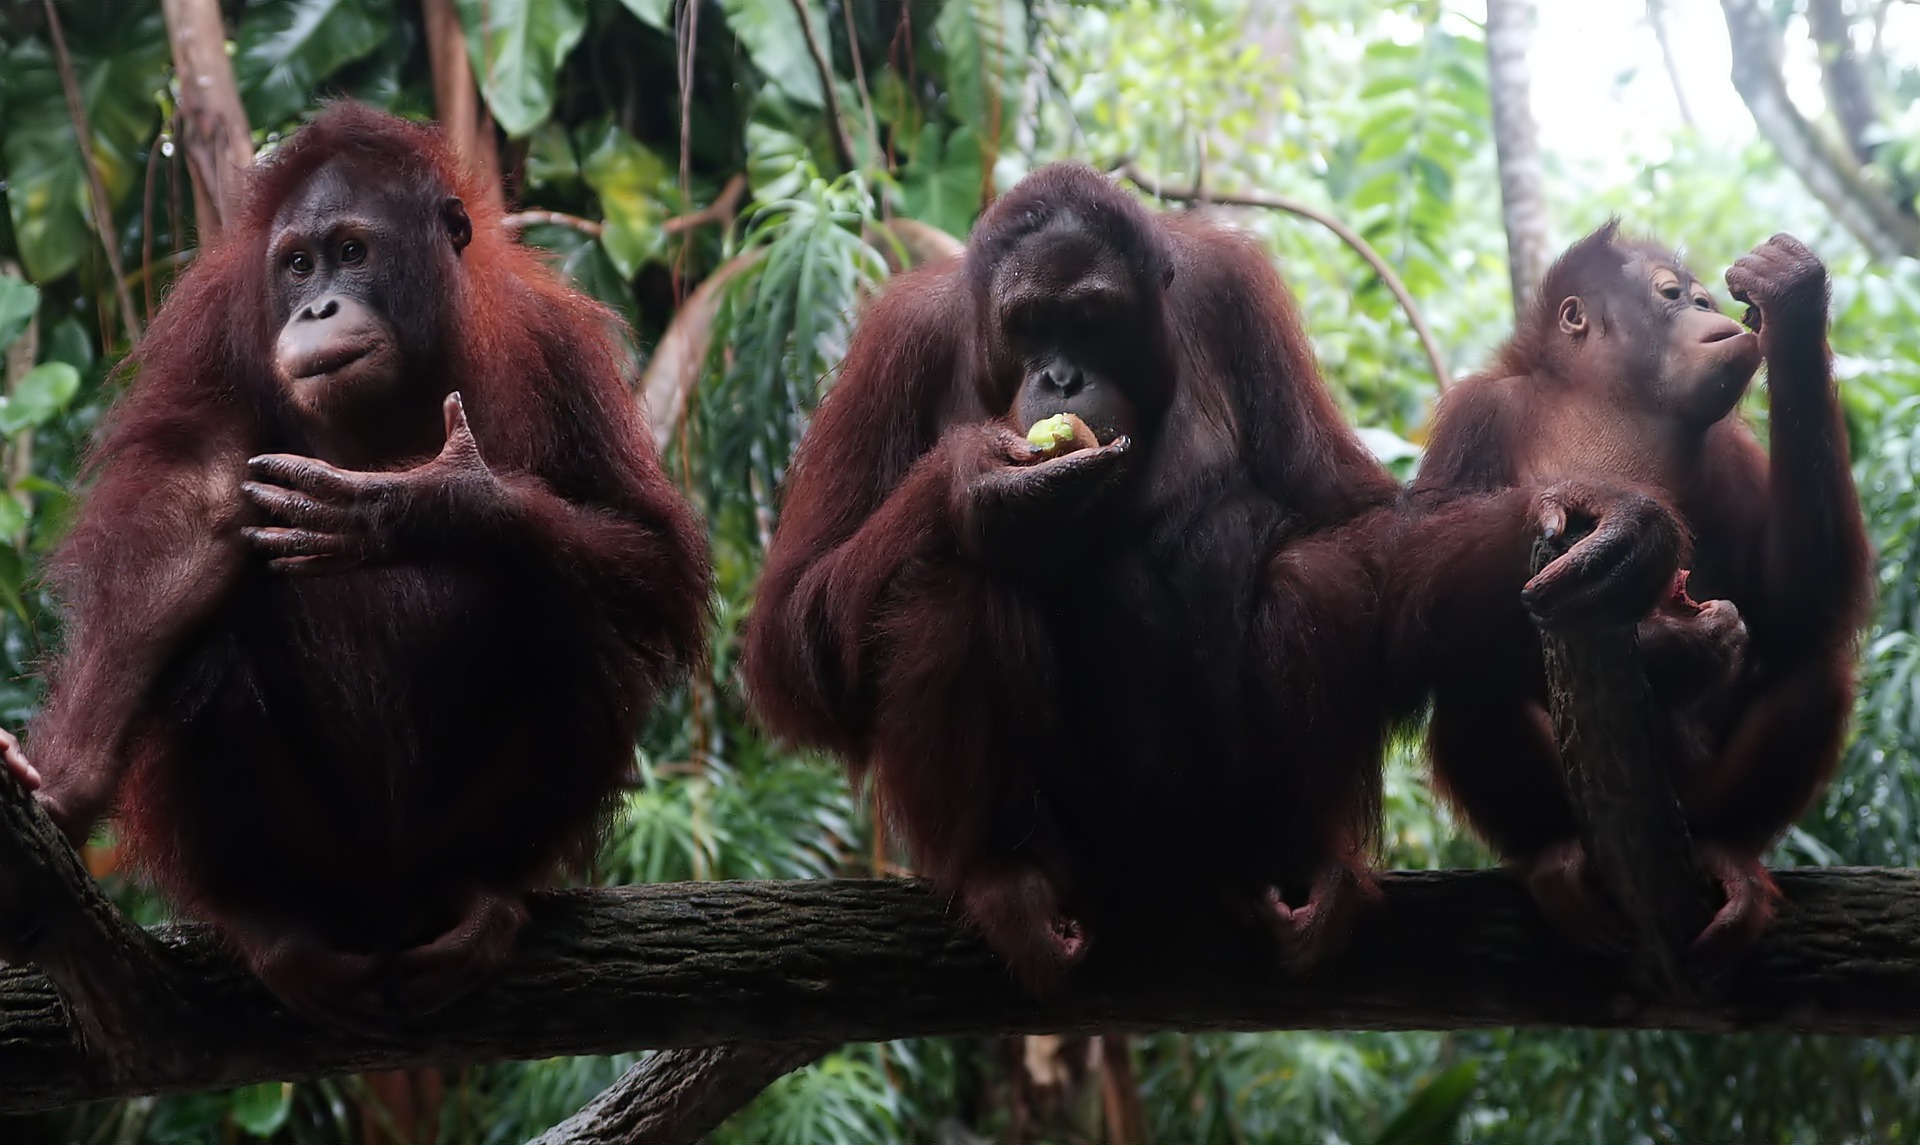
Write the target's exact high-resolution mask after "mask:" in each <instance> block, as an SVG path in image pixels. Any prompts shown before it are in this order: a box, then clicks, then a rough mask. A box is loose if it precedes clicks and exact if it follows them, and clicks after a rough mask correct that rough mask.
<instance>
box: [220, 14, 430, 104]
mask: <svg viewBox="0 0 1920 1145" xmlns="http://www.w3.org/2000/svg"><path fill="white" fill-rule="evenodd" d="M392 17H393V12H392V9H391V8H390V7H388V6H386V5H381V4H377V3H374V0H269V2H268V3H265V4H254V5H249V6H248V8H247V9H246V14H245V15H244V16H243V17H242V19H241V21H240V27H239V29H238V34H237V35H236V37H235V39H236V40H237V41H238V45H239V48H238V53H237V55H236V58H235V59H234V64H233V71H234V78H235V79H236V80H238V81H239V83H240V99H241V101H242V102H243V103H245V104H246V106H247V118H248V119H249V120H250V121H251V122H253V123H255V124H258V125H260V126H263V127H273V126H278V125H279V124H282V123H285V122H286V121H287V120H290V119H292V118H293V117H294V116H296V115H298V114H299V113H300V112H301V111H302V110H304V109H305V108H306V107H307V105H308V104H309V103H311V102H312V100H313V93H314V92H315V91H316V90H317V89H318V88H319V87H320V86H321V83H322V81H324V80H325V79H326V78H327V77H328V76H329V75H331V74H332V73H333V72H334V71H336V70H338V69H339V68H341V67H342V66H344V65H346V64H349V63H352V62H353V61H355V60H358V59H360V58H362V57H364V56H367V55H369V54H371V53H372V52H373V50H374V49H375V48H378V47H379V46H380V45H381V43H382V42H384V41H385V40H386V38H387V36H388V34H389V33H390V31H391V28H390V21H391V20H392Z"/></svg>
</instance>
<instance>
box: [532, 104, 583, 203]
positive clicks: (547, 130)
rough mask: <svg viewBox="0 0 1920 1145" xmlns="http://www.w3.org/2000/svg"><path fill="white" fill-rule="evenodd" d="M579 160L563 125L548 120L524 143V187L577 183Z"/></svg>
mask: <svg viewBox="0 0 1920 1145" xmlns="http://www.w3.org/2000/svg"><path fill="white" fill-rule="evenodd" d="M579 178H580V157H579V155H577V154H576V153H575V152H574V149H573V139H572V137H571V136H570V135H569V134H568V132H567V129H566V127H565V126H564V125H562V124H559V123H555V122H553V121H552V120H548V121H547V122H546V123H544V124H542V125H541V126H540V129H539V130H538V131H535V132H534V133H533V138H532V139H530V140H528V142H527V186H528V187H529V188H533V187H541V188H547V187H558V186H564V185H566V184H569V183H573V182H576V181H578V180H579Z"/></svg>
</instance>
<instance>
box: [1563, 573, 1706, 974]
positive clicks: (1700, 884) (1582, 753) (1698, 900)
mask: <svg viewBox="0 0 1920 1145" xmlns="http://www.w3.org/2000/svg"><path fill="white" fill-rule="evenodd" d="M1574 539H1575V538H1574V537H1572V536H1570V535H1563V536H1562V538H1561V539H1560V540H1559V542H1558V543H1549V542H1546V541H1540V542H1538V543H1537V544H1536V546H1535V551H1534V562H1533V564H1534V571H1536V572H1538V571H1539V570H1540V569H1541V568H1542V567H1544V566H1545V565H1546V564H1547V562H1548V561H1550V560H1552V559H1553V558H1555V557H1557V556H1559V555H1560V554H1562V553H1564V552H1565V551H1566V550H1567V549H1568V548H1569V547H1571V545H1572V543H1573V541H1574ZM1540 643H1541V650H1542V652H1543V653H1544V654H1545V659H1546V667H1547V693H1548V698H1549V703H1550V707H1551V710H1552V715H1553V731H1554V740H1555V742H1557V743H1558V744H1559V746H1560V758H1561V761H1562V762H1563V763H1564V765H1565V766H1566V769H1567V789H1568V793H1569V794H1570V795H1571V796H1572V797H1573V808H1574V814H1575V816H1576V817H1577V818H1578V820H1579V822H1580V828H1581V837H1582V841H1583V842H1584V843H1585V845H1586V848H1587V855H1588V858H1589V861H1590V862H1591V864H1592V870H1593V872H1594V874H1595V876H1597V877H1598V879H1599V881H1600V883H1601V885H1602V886H1604V887H1605V888H1606V890H1607V892H1608V895H1609V897H1610V898H1612V899H1613V901H1614V903H1615V905H1616V906H1618V907H1619V908H1620V911H1621V913H1622V914H1623V915H1624V916H1625V918H1626V922H1627V925H1628V927H1629V928H1630V930H1631V931H1632V933H1633V949H1632V951H1631V952H1630V954H1629V956H1628V959H1629V972H1630V973H1631V974H1632V976H1633V977H1634V979H1635V980H1636V981H1637V982H1639V983H1640V984H1641V985H1642V987H1643V988H1645V989H1647V990H1649V991H1652V992H1655V993H1658V994H1660V995H1662V996H1664V997H1667V998H1669V999H1675V1000H1691V999H1693V998H1695V997H1696V996H1697V995H1698V992H1699V988H1700V983H1699V982H1698V981H1696V979H1695V977H1694V975H1693V973H1692V968H1691V967H1689V966H1688V965H1687V962H1686V958H1685V951H1686V950H1687V947H1688V944H1689V943H1690V941H1691V940H1692V939H1693V937H1694V936H1695V935H1697V934H1699V933H1700V930H1701V928H1702V927H1704V926H1706V924H1707V922H1708V920H1709V919H1711V918H1712V917H1713V906H1712V900H1711V898H1710V895H1711V886H1712V884H1711V882H1710V881H1709V880H1708V878H1707V875H1706V872H1705V871H1704V870H1702V869H1701V867H1700V865H1699V862H1698V860H1697V858H1696V854H1695V851H1694V847H1693V841H1692V839H1691V837H1690V836H1689V834H1688V831H1687V824H1686V819H1685V818H1684V817H1683V816H1682V814H1681V811H1680V802H1679V800H1678V799H1677V798H1676V797H1675V796H1674V793H1673V782H1672V779H1671V774H1672V772H1671V766H1672V763H1671V760H1670V759H1668V758H1667V756H1666V737H1665V735H1664V734H1662V733H1663V731H1664V729H1662V728H1661V727H1659V726H1658V725H1657V724H1656V723H1655V722H1654V720H1653V719H1652V714H1653V713H1654V712H1655V711H1656V709H1655V707H1654V705H1653V702H1652V696H1651V694H1650V693H1649V691H1648V688H1647V680H1646V674H1645V673H1644V672H1643V671H1641V668H1640V659H1639V656H1638V653H1637V652H1636V649H1635V644H1636V641H1635V637H1634V630H1633V626H1632V625H1605V626H1597V627H1589V628H1574V629H1570V630H1566V631H1549V632H1543V633H1542V634H1541V638H1540Z"/></svg>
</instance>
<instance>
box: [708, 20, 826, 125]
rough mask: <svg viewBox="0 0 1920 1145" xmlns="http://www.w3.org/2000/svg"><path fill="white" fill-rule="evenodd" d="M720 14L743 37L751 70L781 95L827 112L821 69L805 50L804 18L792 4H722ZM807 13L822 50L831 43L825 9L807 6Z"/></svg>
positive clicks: (741, 44)
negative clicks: (725, 16) (802, 24)
mask: <svg viewBox="0 0 1920 1145" xmlns="http://www.w3.org/2000/svg"><path fill="white" fill-rule="evenodd" d="M721 9H722V10H723V11H724V12H726V14H727V27H728V28H729V29H730V30H731V31H732V32H733V34H734V35H735V36H737V37H739V39H740V46H741V47H743V48H745V49H746V52H747V57H748V58H749V59H751V60H752V61H753V66H754V67H755V68H757V69H759V71H760V74H761V75H764V76H765V77H767V81H768V82H769V83H771V84H773V86H774V87H775V88H777V89H778V90H779V91H780V94H782V95H784V96H786V97H787V98H788V99H790V100H793V101H794V102H795V103H798V104H802V105H804V106H806V107H813V108H819V107H825V106H826V97H825V96H824V95H823V94H822V93H821V89H820V69H819V68H817V67H816V66H814V62H813V56H812V54H811V53H809V52H808V50H807V40H806V36H805V35H804V34H802V32H801V28H800V13H799V12H797V11H795V10H794V7H793V2H792V0H721ZM807 10H808V17H809V18H810V19H811V20H812V21H813V35H814V38H815V39H816V40H818V41H819V42H820V44H821V45H822V47H823V49H824V46H825V45H826V44H828V43H831V42H832V41H831V40H830V39H829V38H828V33H827V11H826V5H824V4H822V3H820V2H819V0H809V2H808V4H807Z"/></svg>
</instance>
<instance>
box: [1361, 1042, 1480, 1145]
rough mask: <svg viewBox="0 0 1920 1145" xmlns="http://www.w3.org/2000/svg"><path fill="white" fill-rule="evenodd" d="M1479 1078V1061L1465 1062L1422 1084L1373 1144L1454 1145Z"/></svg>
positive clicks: (1458, 1137)
mask: <svg viewBox="0 0 1920 1145" xmlns="http://www.w3.org/2000/svg"><path fill="white" fill-rule="evenodd" d="M1479 1081H1480V1063H1479V1062H1477V1061H1465V1062H1461V1063H1460V1064H1459V1065H1457V1066H1454V1067H1453V1068H1452V1069H1450V1070H1448V1071H1447V1072H1445V1073H1443V1074H1441V1075H1440V1076H1439V1077H1436V1078H1434V1079H1433V1080H1432V1081H1430V1082H1428V1083H1427V1084H1425V1085H1423V1086H1421V1087H1420V1090H1419V1092H1417V1093H1415V1094H1414V1095H1413V1098H1412V1099H1411V1100H1410V1101H1408V1102H1407V1107H1406V1108H1405V1109H1403V1110H1401V1111H1400V1116H1398V1117H1396V1118H1394V1119H1393V1121H1392V1123H1391V1124H1389V1125H1388V1126H1387V1127H1386V1129H1384V1130H1382V1131H1381V1133H1380V1136H1378V1137H1376V1138H1374V1140H1373V1145H1451V1143H1452V1142H1456V1141H1458V1140H1459V1139H1460V1118H1461V1117H1462V1115H1464V1114H1465V1113H1466V1111H1467V1103H1468V1102H1469V1101H1471V1100H1472V1099H1473V1092H1474V1088H1475V1087H1476V1086H1477V1085H1478V1084H1479Z"/></svg>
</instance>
